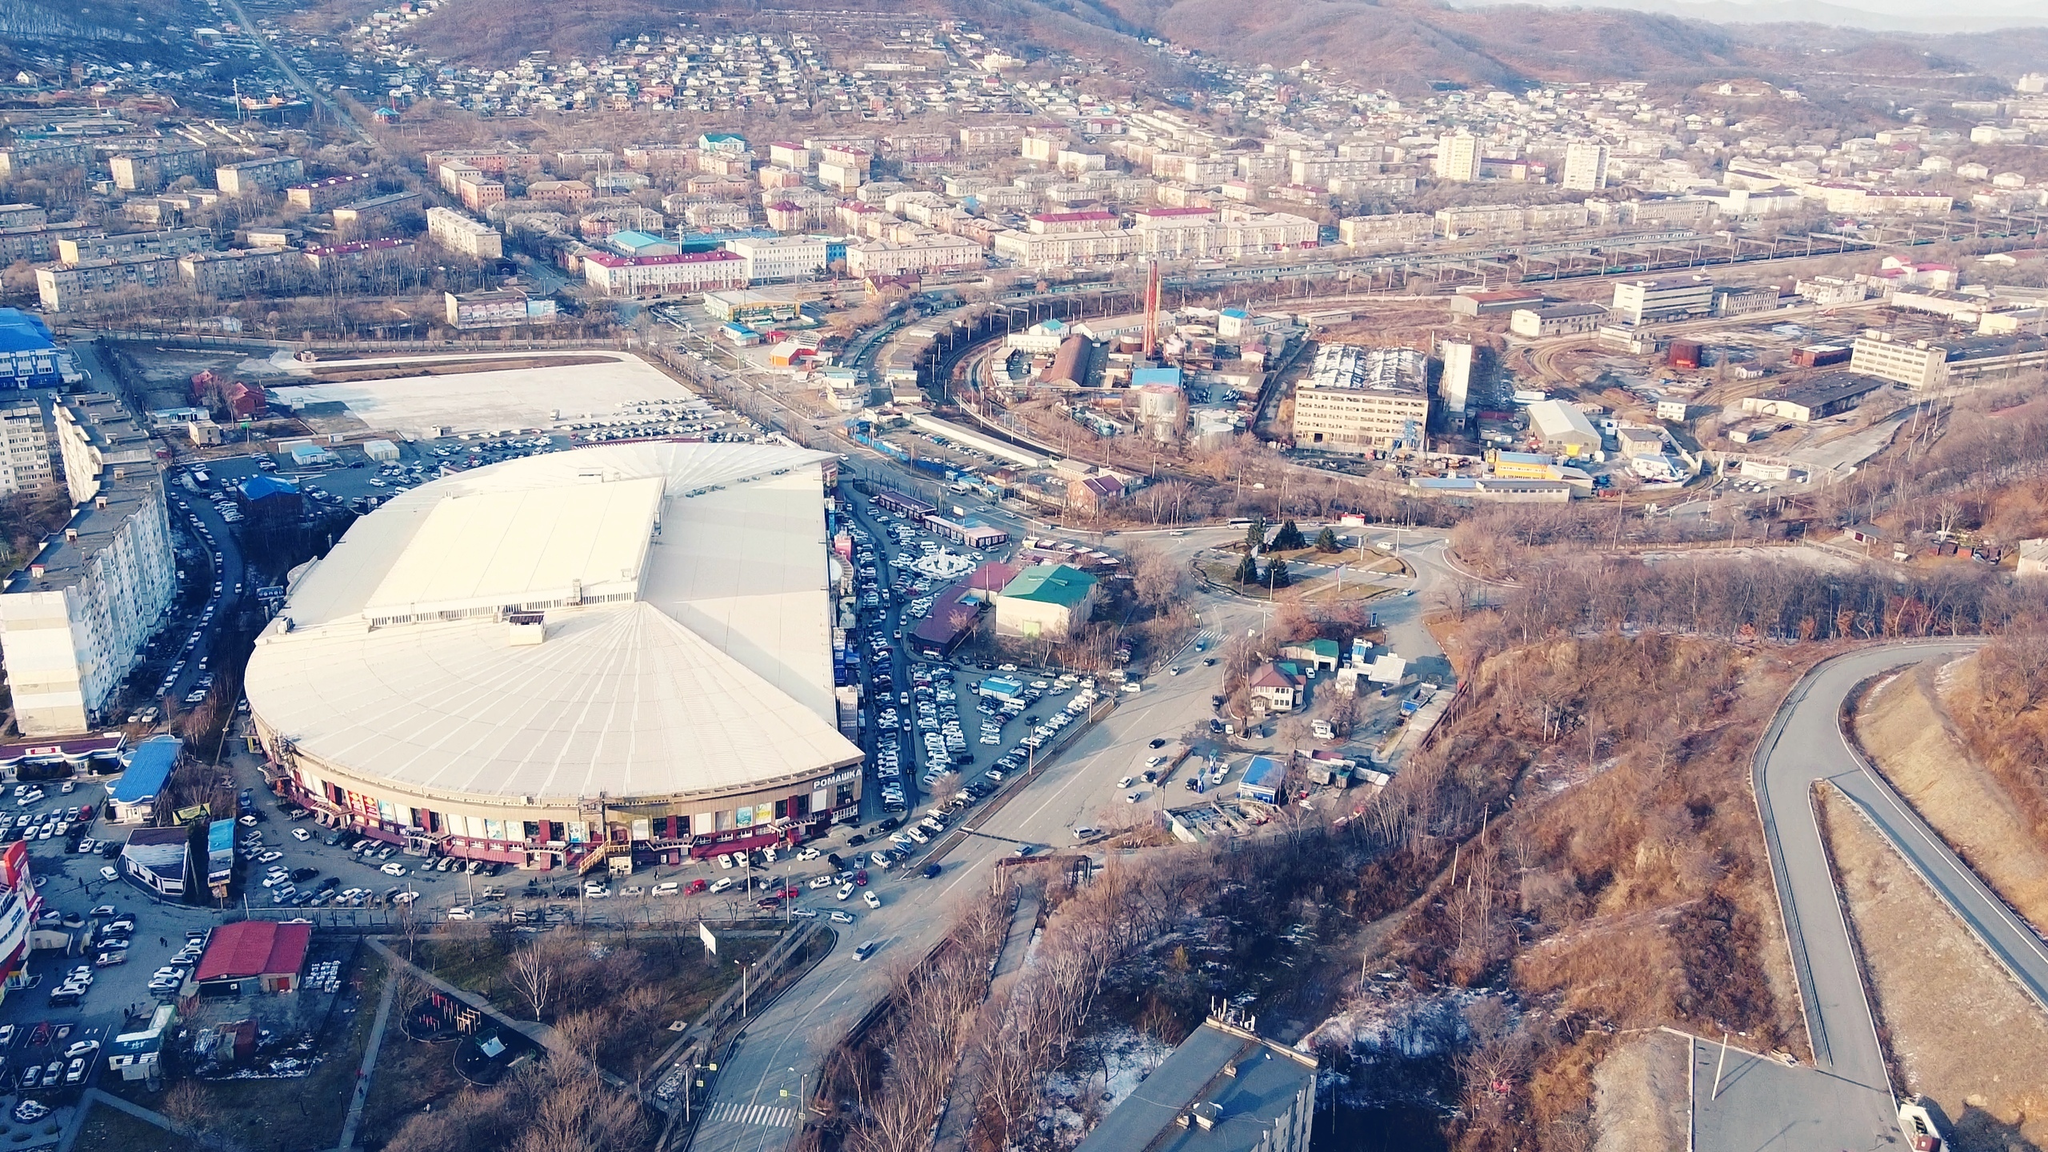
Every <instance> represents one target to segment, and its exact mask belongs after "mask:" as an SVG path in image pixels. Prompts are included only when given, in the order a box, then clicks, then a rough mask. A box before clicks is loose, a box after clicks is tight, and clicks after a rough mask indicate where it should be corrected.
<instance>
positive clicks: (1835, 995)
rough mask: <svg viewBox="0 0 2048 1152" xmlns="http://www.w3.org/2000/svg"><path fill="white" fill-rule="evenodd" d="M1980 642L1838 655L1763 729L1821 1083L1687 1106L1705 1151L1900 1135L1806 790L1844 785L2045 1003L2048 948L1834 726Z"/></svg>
mask: <svg viewBox="0 0 2048 1152" xmlns="http://www.w3.org/2000/svg"><path fill="white" fill-rule="evenodd" d="M1981 643H1982V641H1981V640H1971V639H1958V640H1951V641H1941V642H1927V643H1914V644H1898V645H1888V646H1886V647H1883V648H1875V649H1870V650H1868V651H1863V652H1856V653H1852V654H1849V655H1846V656H1840V657H1836V658H1835V659H1833V660H1829V661H1827V662H1826V663H1824V664H1821V665H1820V666H1819V667H1817V668H1815V669H1814V670H1813V671H1812V672H1810V673H1808V674H1807V676H1806V677H1805V679H1803V680H1802V681H1800V683H1799V685H1798V686H1797V687H1795V688H1794V689H1793V691H1792V694H1791V695H1790V697H1788V698H1787V700H1786V702H1785V705H1784V707H1783V708H1781V709H1780V710H1779V713H1778V716H1777V717H1776V719H1774V720H1773V721H1772V723H1771V727H1770V729H1769V730H1768V731H1767V732H1766V733H1765V736H1764V740H1763V742H1762V744H1761V745H1760V746H1759V748H1758V751H1757V757H1756V761H1755V763H1754V765H1753V766H1752V772H1753V784H1754V787H1755V790H1756V797H1757V806H1758V809H1759V812H1760V815H1761V816H1762V818H1763V825H1764V839H1765V845H1766V848H1767V849H1768V851H1769V853H1770V858H1771V872H1772V878H1773V880H1774V882H1775V884H1776V886H1777V891H1778V901H1779V908H1780V910H1781V912H1782V914H1783V917H1784V921H1785V926H1786V935H1787V939H1788V941H1789V944H1790V947H1791V952H1792V963H1793V970H1794V975H1795V977H1796V978H1797V981H1798V985H1799V997H1800V1009H1801V1011H1802V1013H1803V1014H1804V1016H1805V1020H1806V1027H1807V1032H1808V1035H1809V1036H1810V1038H1811V1041H1812V1046H1813V1052H1814V1062H1815V1066H1816V1070H1817V1071H1818V1072H1819V1073H1821V1075H1820V1076H1817V1077H1808V1078H1805V1079H1804V1083H1805V1087H1804V1088H1803V1089H1801V1090H1798V1091H1791V1092H1788V1091H1786V1090H1785V1082H1784V1079H1783V1078H1782V1077H1778V1076H1773V1075H1756V1076H1752V1077H1747V1078H1746V1079H1747V1080H1748V1081H1749V1082H1751V1083H1755V1084H1759V1085H1768V1086H1769V1090H1768V1092H1763V1093H1761V1094H1760V1095H1758V1096H1755V1097H1752V1096H1750V1095H1748V1094H1746V1093H1745V1092H1743V1091H1742V1090H1740V1089H1739V1088H1738V1089H1737V1090H1735V1091H1733V1092H1730V1091H1725V1090H1724V1092H1723V1093H1722V1094H1721V1097H1720V1099H1719V1100H1718V1101H1714V1102H1711V1103H1703V1104H1702V1105H1701V1106H1698V1107H1696V1110H1695V1124H1696V1135H1697V1136H1698V1137H1699V1144H1698V1146H1699V1147H1700V1148H1702V1149H1730V1150H1732V1149H1736V1148H1742V1149H1753V1148H1758V1147H1763V1146H1767V1145H1771V1144H1773V1143H1774V1142H1776V1141H1780V1140H1783V1139H1787V1138H1789V1137H1790V1136H1791V1135H1792V1134H1794V1133H1795V1132H1796V1135H1797V1139H1798V1140H1799V1141H1800V1142H1801V1144H1802V1146H1808V1147H1822V1146H1825V1147H1829V1148H1834V1147H1841V1148H1863V1147H1872V1146H1874V1145H1873V1143H1872V1141H1873V1140H1874V1139H1876V1138H1877V1135H1886V1136H1888V1135H1890V1134H1891V1133H1892V1132H1893V1131H1894V1129H1895V1123H1896V1115H1895V1112H1894V1109H1893V1097H1892V1085H1891V1083H1890V1080H1889V1077H1888V1075H1887V1073H1886V1070H1885V1065H1884V1055H1883V1051H1882V1049H1881V1048H1880V1046H1879V1043H1878V1038H1877V1031H1876V1026H1875V1022H1874V1020H1873V1018H1872V1016H1871V1011H1870V1005H1869V1001H1868V999H1867V998H1866V995H1865V990H1864V986H1863V980H1862V975H1861V972H1860V969H1859V968H1858V965H1857V962H1856V956H1855V953H1854V951H1853V949H1852V947H1851V945H1850V939H1849V930H1848V924H1847V921H1846V919H1845V917H1844V912H1843V909H1842V906H1841V903H1840V901H1839V900H1838V899H1837V897H1836V893H1835V884H1834V877H1833V874H1832V871H1831V870H1830V868H1829V865H1828V858H1827V853H1826V850H1825V848H1824V846H1823V845H1822V843H1821V837H1820V830H1819V826H1818V824H1817V822H1816V820H1815V817H1814V809H1813V801H1812V793H1813V787H1814V785H1815V784H1816V783H1818V782H1820V781H1823V780H1825V781H1830V782H1832V783H1833V784H1835V785H1836V786H1838V787H1840V788H1841V789H1842V790H1843V791H1844V792H1845V793H1846V794H1848V796H1849V797H1850V799H1851V800H1852V801H1854V802H1855V803H1856V804H1857V805H1858V806H1859V807H1861V808H1863V810H1864V811H1865V812H1867V813H1868V814H1870V816H1871V817H1872V818H1873V819H1874V820H1875V821H1876V822H1877V823H1878V826H1879V827H1880V829H1881V830H1883V831H1884V833H1885V834H1886V836H1887V837H1888V838H1889V839H1890V840H1891V842H1892V845H1893V846H1894V847H1895V848H1897V849H1898V850H1899V851H1900V852H1901V853H1902V854H1904V855H1905V857H1906V859H1907V861H1908V862H1909V863H1911V864H1912V865H1913V867H1914V868H1915V869H1916V870H1917V871H1919V872H1920V874H1921V875H1922V876H1923V877H1925V878H1926V879H1927V880H1928V882H1929V883H1930V884H1931V885H1932V886H1933V887H1934V889H1935V890H1936V892H1937V893H1938V894H1939V895H1940V896H1941V897H1942V899H1943V900H1944V901H1946V902H1947V903H1948V905H1949V907H1950V908H1951V909H1952V910H1953V911H1954V912H1955V913H1956V914H1957V915H1958V916H1960V917H1961V918H1962V920H1963V922H1964V923H1965V924H1966V925H1967V926H1968V927H1969V928H1970V929H1971V931H1973V932H1975V933H1976V934H1977V935H1978V937H1979V938H1980V939H1982V940H1983V941H1984V942H1985V944H1986V945H1987V946H1988V947H1989V948H1990V949H1991V951H1992V952H1993V953H1994V954H1995V955H1997V956H1998V958H1999V959H2000V960H2001V961H2002V962H2004V963H2005V964H2006V966H2007V967H2008V969H2009V970H2010V971H2011V972H2012V974H2013V976H2014V978H2015V979H2017V980H2018V981H2019V982H2020V983H2021V984H2022V985H2023V986H2024V987H2026V989H2027V990H2028V992H2029V993H2030V994H2032V995H2033V996H2034V997H2035V998H2036V999H2037V1000H2041V1001H2042V1002H2043V1003H2044V1004H2048V946H2044V945H2043V942H2042V940H2041V938H2040V937H2039V936H2038V935H2037V934H2035V933H2034V932H2033V931H2032V930H2031V929H2030V928H2028V927H2027V925H2026V924H2025V923H2024V922H2022V921H2021V920H2020V919H2019V917H2018V916H2016V915H2015V914H2013V913H2012V912H2011V911H2010V910H2009V909H2007V908H2006V907H2005V905H2004V904H2003V903H2001V902H2000V901H1999V900H1998V898H1997V897H1996V896H1994V895H1993V894H1992V893H1991V892H1990V890H1989V889H1988V888H1986V887H1985V885H1984V883H1983V882H1982V881H1981V880H1979V879H1978V878H1977V877H1976V876H1975V875H1974V874H1973V873H1971V872H1970V870H1969V869H1968V868H1967V867H1965V866H1964V865H1963V863H1962V862H1961V861H1960V860H1959V859H1957V858H1956V856H1955V854H1954V853H1953V852H1951V851H1949V850H1948V848H1947V846H1946V845H1944V844H1943V843H1942V842H1941V839H1940V837H1938V836H1936V835H1935V834H1934V832H1933V830H1932V829H1930V828H1929V827H1928V826H1927V825H1926V823H1925V822H1924V821H1922V820H1921V819H1920V818H1919V816H1918V815H1917V814H1915V813H1914V812H1912V810H1911V809H1909V808H1908V807H1907V806H1906V805H1905V804H1904V803H1903V802H1902V801H1901V800H1900V799H1899V797H1898V796H1897V795H1896V794H1895V793H1893V792H1892V791H1891V789H1890V787H1889V786H1888V785H1886V784H1885V783H1884V782H1883V781H1882V780H1881V779H1880V778H1878V776H1877V775H1876V773H1875V772H1873V771H1872V770H1871V769H1870V766H1869V765H1868V764H1866V763H1864V762H1863V760H1862V759H1861V758H1860V757H1858V756H1857V755H1856V753H1855V752H1854V751H1853V750H1852V749H1851V748H1850V746H1849V743H1848V740H1847V738H1846V737H1845V736H1844V734H1843V732H1842V729H1841V724H1840V715H1841V709H1842V705H1843V702H1844V700H1845V699H1846V698H1847V697H1848V695H1849V693H1850V692H1851V691H1853V690H1854V689H1855V687H1856V685H1858V684H1860V683H1862V682H1863V681H1865V680H1868V679H1870V678H1872V677H1874V676H1878V675H1881V674H1883V673H1885V672H1887V671H1889V670H1891V669H1894V668H1898V667H1901V666H1904V665H1910V664H1917V663H1920V662H1922V661H1926V660H1935V659H1947V658H1949V657H1952V656H1956V655H1960V654H1962V653H1966V652H1969V651H1972V650H1974V649H1975V648H1976V647H1978V646H1979V645H1980V644H1981ZM1874 1134H1875V1135H1874Z"/></svg>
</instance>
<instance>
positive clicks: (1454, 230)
mask: <svg viewBox="0 0 2048 1152" xmlns="http://www.w3.org/2000/svg"><path fill="white" fill-rule="evenodd" d="M1524 226H1525V220H1524V217H1523V212H1522V206H1521V205H1520V204H1460V205H1457V206H1455V207H1451V208H1439V209H1437V212H1436V230H1437V232H1438V233H1439V234H1441V235H1442V236H1443V237H1444V238H1445V239H1448V240H1456V239H1458V238H1460V237H1463V236H1512V235H1516V234H1519V233H1520V232H1521V231H1522V229H1523V227H1524Z"/></svg>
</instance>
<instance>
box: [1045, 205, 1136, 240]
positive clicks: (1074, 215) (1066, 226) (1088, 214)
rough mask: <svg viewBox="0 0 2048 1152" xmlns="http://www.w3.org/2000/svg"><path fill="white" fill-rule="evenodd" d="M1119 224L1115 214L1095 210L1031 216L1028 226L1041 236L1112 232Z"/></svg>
mask: <svg viewBox="0 0 2048 1152" xmlns="http://www.w3.org/2000/svg"><path fill="white" fill-rule="evenodd" d="M1119 224H1120V221H1119V220H1118V219H1117V215H1116V213H1114V212H1106V211H1102V210H1100V209H1097V210H1092V211H1085V212H1047V213H1044V214H1042V215H1038V216H1033V217H1032V218H1031V220H1030V222H1029V225H1028V226H1029V228H1030V230H1031V231H1033V232H1036V233H1038V234H1039V235H1042V236H1043V235H1057V234H1059V233H1062V232H1114V231H1116V229H1117V227H1118V226H1119Z"/></svg>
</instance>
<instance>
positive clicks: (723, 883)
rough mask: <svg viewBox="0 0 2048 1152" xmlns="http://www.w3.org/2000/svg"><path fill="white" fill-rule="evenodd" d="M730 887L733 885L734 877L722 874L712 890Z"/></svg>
mask: <svg viewBox="0 0 2048 1152" xmlns="http://www.w3.org/2000/svg"><path fill="white" fill-rule="evenodd" d="M730 887H732V877H730V876H720V877H719V878H718V881H717V883H715V884H713V885H712V886H711V890H712V891H713V892H723V891H725V890H726V889H728V888H730Z"/></svg>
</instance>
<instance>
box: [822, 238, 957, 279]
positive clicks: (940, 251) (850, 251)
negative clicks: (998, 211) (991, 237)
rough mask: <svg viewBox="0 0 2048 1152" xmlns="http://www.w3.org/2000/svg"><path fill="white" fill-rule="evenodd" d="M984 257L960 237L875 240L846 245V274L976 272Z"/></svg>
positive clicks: (886, 274)
mask: <svg viewBox="0 0 2048 1152" xmlns="http://www.w3.org/2000/svg"><path fill="white" fill-rule="evenodd" d="M986 256H987V254H986V253H984V252H983V251H982V248H981V245H979V244H976V243H975V242H974V241H972V240H969V239H967V238H966V237H964V236H926V237H922V238H920V239H917V240H910V241H906V242H903V243H900V244H898V243H891V242H889V241H886V240H877V241H873V242H870V243H867V244H856V245H849V246H848V247H847V249H846V270H847V271H848V272H849V273H851V274H853V275H855V276H901V275H904V274H905V273H917V274H920V275H922V274H924V273H926V272H941V271H945V270H947V269H952V268H979V267H981V266H982V264H983V263H985V262H986Z"/></svg>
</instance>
